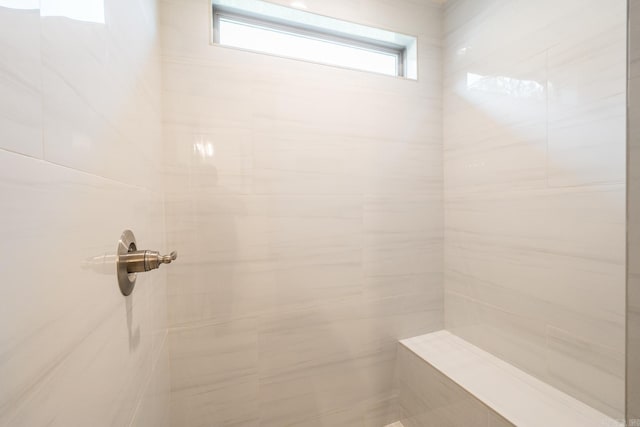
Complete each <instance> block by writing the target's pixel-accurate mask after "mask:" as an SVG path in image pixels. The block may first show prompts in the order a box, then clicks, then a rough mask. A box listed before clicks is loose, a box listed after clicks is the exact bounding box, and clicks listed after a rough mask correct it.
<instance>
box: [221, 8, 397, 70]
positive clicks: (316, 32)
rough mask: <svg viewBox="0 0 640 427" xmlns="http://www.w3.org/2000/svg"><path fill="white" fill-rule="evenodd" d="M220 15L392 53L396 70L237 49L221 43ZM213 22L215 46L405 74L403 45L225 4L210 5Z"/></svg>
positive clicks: (298, 35) (336, 42)
mask: <svg viewBox="0 0 640 427" xmlns="http://www.w3.org/2000/svg"><path fill="white" fill-rule="evenodd" d="M220 18H222V19H223V20H224V19H227V20H228V21H231V22H235V23H238V24H241V25H247V26H252V27H256V28H259V29H263V30H267V31H274V32H280V33H284V34H290V35H293V36H297V37H303V38H309V39H312V40H318V41H323V42H326V43H333V44H336V45H342V46H346V47H350V48H353V49H362V50H368V51H371V52H376V53H380V54H385V55H390V56H394V57H395V58H396V73H395V74H394V75H392V74H389V73H385V72H376V71H369V70H363V69H360V68H355V67H349V66H345V65H339V64H331V63H326V62H322V61H315V60H310V59H305V58H299V57H296V56H285V55H279V54H275V53H270V52H266V51H261V50H256V49H247V48H239V47H235V46H229V45H224V44H221V43H220ZM212 24H213V27H212V29H213V43H214V44H215V45H217V46H222V47H226V48H232V49H239V50H245V51H248V52H255V53H260V54H263V55H271V56H275V57H278V58H288V59H295V60H298V61H305V62H312V63H317V64H323V65H328V66H333V67H340V68H346V69H351V70H357V71H363V72H370V73H374V74H380V75H385V76H390V77H402V78H406V77H407V66H406V64H407V48H406V47H405V46H402V45H397V44H392V43H385V42H381V41H379V40H372V39H367V38H364V37H358V36H355V35H351V34H344V33H340V32H337V31H333V30H328V29H323V28H318V27H315V26H310V25H304V24H300V23H298V22H292V21H288V20H284V19H277V18H273V17H265V16H262V15H259V14H255V13H251V12H247V11H244V10H242V11H239V10H235V9H231V8H227V7H221V6H218V5H215V4H213V5H212Z"/></svg>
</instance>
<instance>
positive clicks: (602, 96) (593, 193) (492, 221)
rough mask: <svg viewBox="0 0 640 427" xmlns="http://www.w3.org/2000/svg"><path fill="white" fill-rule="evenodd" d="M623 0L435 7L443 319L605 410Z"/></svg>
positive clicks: (616, 379)
mask: <svg viewBox="0 0 640 427" xmlns="http://www.w3.org/2000/svg"><path fill="white" fill-rule="evenodd" d="M625 18H626V2H625V1H623V0H616V1H611V2H606V3H604V2H599V1H575V0H566V1H562V2H557V1H537V2H510V1H505V0H483V1H475V0H454V1H451V2H448V3H447V6H446V11H445V29H444V31H445V48H444V52H445V55H444V64H445V65H444V69H445V76H444V79H445V85H444V111H445V112H444V158H445V163H444V167H445V290H446V294H445V313H446V327H447V329H449V330H451V331H453V332H455V333H456V334H458V335H460V336H462V337H464V338H465V339H467V340H468V341H471V342H472V343H474V344H476V345H478V346H479V347H481V348H484V349H485V350H488V351H490V352H492V353H494V354H496V355H497V356H499V357H502V358H503V359H505V360H507V361H508V362H510V363H512V364H514V365H516V366H518V367H520V368H522V369H524V370H525V371H527V372H529V373H533V374H534V375H536V376H538V377H539V378H541V379H542V380H544V381H546V382H548V383H549V384H551V385H553V386H555V387H557V388H559V389H561V390H563V391H565V392H567V393H569V394H571V395H573V396H576V397H578V398H579V399H581V400H583V401H585V402H586V403H588V404H590V405H592V406H594V407H596V408H598V409H600V410H601V411H603V412H606V413H608V414H609V415H611V416H614V417H616V418H620V417H621V416H622V413H623V408H624V341H625V338H624V322H625V310H624V301H625V290H624V274H625V273H624V265H625V246H624V236H625V65H624V64H625V34H626V33H625V28H626V26H625Z"/></svg>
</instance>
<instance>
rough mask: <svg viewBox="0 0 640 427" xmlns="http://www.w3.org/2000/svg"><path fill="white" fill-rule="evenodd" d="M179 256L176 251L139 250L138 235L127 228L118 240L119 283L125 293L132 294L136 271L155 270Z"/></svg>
mask: <svg viewBox="0 0 640 427" xmlns="http://www.w3.org/2000/svg"><path fill="white" fill-rule="evenodd" d="M177 258H178V253H177V252H176V251H173V252H171V253H170V254H169V255H160V252H157V251H139V250H138V248H137V246H136V237H135V236H134V235H133V232H131V230H125V231H124V232H123V233H122V236H120V240H119V241H118V252H117V255H116V270H117V274H118V285H119V286H120V291H121V292H122V294H123V295H125V296H126V295H130V294H131V292H133V287H134V286H135V284H136V273H144V272H145V271H151V270H155V269H156V268H159V267H160V265H161V264H171V263H172V262H173V261H175V260H176V259H177Z"/></svg>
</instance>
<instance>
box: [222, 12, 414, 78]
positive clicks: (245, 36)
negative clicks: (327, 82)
mask: <svg viewBox="0 0 640 427" xmlns="http://www.w3.org/2000/svg"><path fill="white" fill-rule="evenodd" d="M298 3H300V2H298ZM213 7H214V9H213V17H214V42H215V43H217V44H220V45H222V46H229V47H235V48H240V49H245V50H251V51H255V52H260V53H266V54H271V55H277V56H283V57H288V58H295V59H301V60H305V61H312V62H318V63H322V64H327V65H334V66H340V67H346V68H352V69H357V70H363V71H370V72H375V73H381V74H386V75H391V76H402V77H409V78H414V79H415V78H416V75H417V70H415V64H416V61H415V58H412V55H415V50H416V46H415V44H416V39H415V38H413V37H409V36H404V35H401V34H397V33H392V32H389V31H386V30H380V29H376V28H371V27H366V26H362V25H359V24H353V23H349V22H345V21H339V20H336V19H333V18H328V17H324V16H320V15H315V14H311V13H308V12H304V11H300V10H296V9H290V8H286V7H283V6H278V5H274V4H271V3H267V2H262V1H259V0H214V2H213ZM372 36H378V37H372Z"/></svg>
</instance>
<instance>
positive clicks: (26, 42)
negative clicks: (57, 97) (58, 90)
mask: <svg viewBox="0 0 640 427" xmlns="http://www.w3.org/2000/svg"><path fill="white" fill-rule="evenodd" d="M39 9H40V1H39V0H31V1H24V2H16V3H15V4H14V3H13V2H10V3H9V4H8V5H5V4H2V5H0V40H2V44H0V100H1V101H0V148H3V149H5V150H11V151H14V152H16V153H21V154H25V155H28V156H32V157H37V158H42V155H43V148H42V77H41V71H42V70H41V66H40V65H41V62H40V61H41V58H40V10H39Z"/></svg>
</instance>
